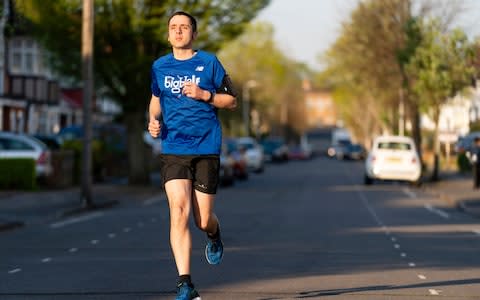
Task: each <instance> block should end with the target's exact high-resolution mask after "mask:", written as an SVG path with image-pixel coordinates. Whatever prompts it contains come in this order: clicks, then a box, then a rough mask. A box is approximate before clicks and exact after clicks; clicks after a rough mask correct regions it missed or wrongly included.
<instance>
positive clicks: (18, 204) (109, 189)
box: [0, 183, 163, 231]
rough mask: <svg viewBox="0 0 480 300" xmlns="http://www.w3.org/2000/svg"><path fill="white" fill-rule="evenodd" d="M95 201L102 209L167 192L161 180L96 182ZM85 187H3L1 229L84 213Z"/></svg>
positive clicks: (0, 201) (0, 205)
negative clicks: (138, 183)
mask: <svg viewBox="0 0 480 300" xmlns="http://www.w3.org/2000/svg"><path fill="white" fill-rule="evenodd" d="M92 193H93V202H94V205H95V206H96V207H98V209H102V208H108V207H111V206H113V205H118V204H122V203H128V202H136V201H138V202H141V201H143V200H145V199H148V198H151V197H153V196H155V195H158V194H161V193H163V190H162V189H161V188H160V186H159V185H157V184H155V183H154V184H152V185H149V186H129V185H126V184H121V183H104V184H94V185H93V186H92ZM83 211H84V210H83V209H82V201H81V189H80V187H78V186H77V187H72V188H67V189H60V190H41V191H32V192H28V191H0V231H3V230H8V229H13V228H16V227H21V226H25V225H31V224H42V223H46V222H50V221H53V220H55V219H58V218H61V217H65V216H66V215H69V214H75V213H81V212H83Z"/></svg>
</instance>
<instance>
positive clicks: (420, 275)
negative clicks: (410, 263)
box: [417, 274, 427, 280]
mask: <svg viewBox="0 0 480 300" xmlns="http://www.w3.org/2000/svg"><path fill="white" fill-rule="evenodd" d="M417 276H418V278H420V279H421V280H425V279H427V277H426V276H425V275H422V274H418V275H417Z"/></svg>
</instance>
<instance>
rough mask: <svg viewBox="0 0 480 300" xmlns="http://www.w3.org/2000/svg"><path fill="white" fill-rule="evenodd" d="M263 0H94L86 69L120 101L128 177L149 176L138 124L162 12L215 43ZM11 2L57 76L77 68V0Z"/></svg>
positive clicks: (213, 47) (76, 73) (162, 28)
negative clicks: (195, 25)
mask: <svg viewBox="0 0 480 300" xmlns="http://www.w3.org/2000/svg"><path fill="white" fill-rule="evenodd" d="M268 3H269V0H235V1H234V0H225V1H218V0H197V1H189V0H177V1H173V0H164V1H159V0H150V1H149V0H115V1H112V0H96V1H95V37H94V73H95V81H96V87H97V91H98V92H97V95H98V94H99V92H100V91H102V93H103V94H105V95H106V96H109V97H110V98H112V99H113V100H114V101H116V102H117V103H118V104H120V105H121V107H122V109H123V115H122V118H121V119H122V121H123V123H124V124H125V125H126V127H127V136H128V137H127V141H128V153H129V155H128V165H129V182H130V183H131V184H142V183H147V182H149V174H148V170H149V168H148V161H147V156H146V155H144V154H145V145H144V142H143V140H142V132H143V131H144V130H145V127H146V111H147V104H148V101H149V99H150V94H151V93H150V68H151V64H152V62H153V61H154V60H155V59H156V58H157V57H158V56H160V55H163V54H166V53H167V52H169V51H170V46H169V44H168V42H167V20H168V16H169V15H170V14H171V13H173V12H174V11H176V10H185V11H188V12H190V13H192V14H193V15H194V16H196V17H197V18H198V21H199V36H198V39H197V43H196V46H197V47H198V48H201V49H205V50H209V51H213V52H215V51H217V50H218V49H219V48H220V46H221V45H222V44H223V43H225V42H226V41H228V40H231V39H233V38H234V37H236V36H238V35H239V34H241V33H242V31H243V30H244V27H245V25H246V24H247V23H248V22H249V21H250V20H252V19H253V18H254V17H255V16H256V14H257V13H258V12H259V11H260V10H261V9H262V8H264V7H265V6H266V5H268ZM16 4H17V9H18V10H19V11H20V12H21V13H22V14H23V15H24V16H25V17H26V18H27V19H28V20H29V21H30V22H31V23H32V25H33V26H32V33H33V34H34V35H35V36H36V37H37V38H38V39H39V40H40V41H41V42H43V44H44V45H45V47H46V49H48V50H49V53H50V55H51V60H50V63H51V66H53V67H54V69H55V70H56V71H57V72H59V73H60V74H62V75H64V76H69V77H70V78H73V79H76V80H77V82H78V79H79V78H80V75H81V59H80V49H81V48H80V42H81V27H82V26H81V21H82V20H81V1H80V0H55V1H44V0H17V2H16Z"/></svg>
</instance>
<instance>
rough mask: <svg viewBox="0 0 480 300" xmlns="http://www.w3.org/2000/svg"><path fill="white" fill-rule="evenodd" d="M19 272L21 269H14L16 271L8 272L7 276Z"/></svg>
mask: <svg viewBox="0 0 480 300" xmlns="http://www.w3.org/2000/svg"><path fill="white" fill-rule="evenodd" d="M21 271H22V269H20V268H16V269H13V270H10V271H8V274H15V273H18V272H21Z"/></svg>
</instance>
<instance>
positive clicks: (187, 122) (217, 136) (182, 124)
mask: <svg viewBox="0 0 480 300" xmlns="http://www.w3.org/2000/svg"><path fill="white" fill-rule="evenodd" d="M224 76H225V69H224V68H223V66H222V64H221V63H220V61H219V60H218V59H217V57H216V56H215V55H213V54H210V53H208V52H205V51H197V52H196V54H195V55H194V56H193V57H192V58H190V59H188V60H177V59H175V57H174V56H173V54H168V55H165V56H162V57H160V58H159V59H157V60H156V61H155V62H154V63H153V65H152V85H151V89H152V94H153V95H154V96H157V97H159V98H160V105H161V108H162V129H161V134H160V138H161V139H162V153H164V154H177V155H203V154H220V147H221V142H222V129H221V125H220V121H219V119H218V116H217V109H216V108H215V107H214V106H213V105H211V104H209V103H207V102H205V101H202V100H195V99H192V98H189V97H187V96H185V95H183V94H182V87H183V84H184V83H185V82H186V81H193V82H195V83H196V84H197V85H198V86H199V87H200V88H201V89H203V90H208V91H210V92H214V91H216V90H217V89H218V88H219V87H220V86H221V84H222V81H223V78H224Z"/></svg>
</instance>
